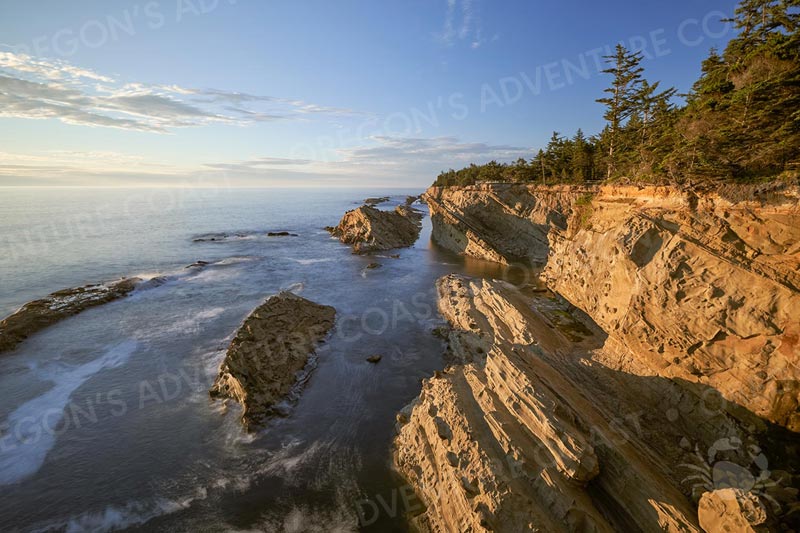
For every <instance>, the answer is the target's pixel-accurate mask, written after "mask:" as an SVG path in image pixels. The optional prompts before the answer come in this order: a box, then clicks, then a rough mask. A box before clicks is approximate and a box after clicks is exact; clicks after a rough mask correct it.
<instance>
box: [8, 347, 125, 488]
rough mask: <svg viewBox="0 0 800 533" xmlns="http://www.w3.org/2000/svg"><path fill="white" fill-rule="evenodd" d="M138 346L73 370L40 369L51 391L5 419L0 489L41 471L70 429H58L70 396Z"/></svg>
mask: <svg viewBox="0 0 800 533" xmlns="http://www.w3.org/2000/svg"><path fill="white" fill-rule="evenodd" d="M137 346H138V343H137V342H136V341H134V340H127V341H124V342H121V343H119V344H117V345H116V346H114V347H112V348H110V349H109V350H107V351H106V352H105V353H104V354H103V356H102V357H99V358H97V359H95V360H94V361H91V362H88V363H85V364H82V365H78V366H73V367H69V366H66V365H64V364H63V363H54V364H52V365H47V366H46V367H45V368H44V369H43V374H44V376H43V377H44V378H45V379H47V380H48V381H52V382H53V388H51V389H50V390H48V391H47V392H45V393H44V394H42V395H40V396H37V397H36V398H34V399H32V400H29V401H27V402H25V403H23V404H22V405H20V406H19V407H17V409H16V410H15V411H14V412H12V413H11V414H10V415H9V416H8V418H7V419H6V423H5V427H7V428H8V433H7V434H6V435H3V436H2V437H1V438H0V485H8V484H11V483H15V482H17V481H19V480H21V479H23V478H26V477H28V476H30V475H32V474H34V473H36V472H37V471H38V470H39V469H40V468H41V466H42V464H44V460H45V458H46V457H47V454H48V453H49V452H50V450H51V449H52V448H53V446H54V445H55V441H56V437H57V436H58V434H59V433H60V432H63V431H64V428H67V429H68V427H69V421H67V424H66V425H65V426H64V427H59V426H60V425H61V422H62V421H63V420H64V409H65V408H66V407H67V406H68V404H69V398H70V396H71V395H72V393H73V392H75V391H76V390H77V389H78V388H79V387H80V386H81V385H83V384H84V383H86V382H87V381H88V380H89V379H91V378H92V376H94V375H95V374H97V373H98V372H100V371H102V370H105V369H108V368H116V367H118V366H121V365H122V364H124V363H125V362H126V361H127V360H128V358H129V357H130V356H131V354H133V352H134V351H136V348H137Z"/></svg>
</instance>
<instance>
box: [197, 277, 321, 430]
mask: <svg viewBox="0 0 800 533" xmlns="http://www.w3.org/2000/svg"><path fill="white" fill-rule="evenodd" d="M335 316H336V310H335V309H334V308H333V307H330V306H327V305H320V304H317V303H314V302H312V301H309V300H306V299H305V298H301V297H300V296H296V295H294V294H292V293H289V292H282V293H280V294H277V295H275V296H272V297H270V298H269V299H267V301H266V302H264V303H263V304H262V305H261V306H259V307H258V308H256V309H255V310H254V311H253V312H252V313H251V314H250V316H249V317H247V319H246V320H245V321H244V324H242V327H241V328H240V329H239V331H238V332H237V334H236V337H235V338H234V339H233V341H232V342H231V345H230V347H229V348H228V352H227V354H226V355H225V359H224V361H223V362H222V365H221V366H220V369H219V375H218V376H217V379H216V381H215V382H214V385H213V387H212V388H211V390H210V395H211V397H212V398H231V399H233V400H235V401H237V402H238V403H240V404H241V405H242V407H243V413H242V423H243V424H244V425H245V427H247V428H248V429H250V428H253V427H255V426H256V425H258V424H259V423H261V422H262V421H263V420H264V419H265V418H266V417H268V416H270V415H273V414H277V411H276V404H277V403H278V402H280V401H281V400H283V399H284V398H285V397H286V396H287V394H289V392H290V390H291V389H292V387H293V386H294V385H295V383H296V382H297V381H298V377H299V375H300V373H301V372H302V371H303V370H304V368H306V365H307V363H308V360H309V356H310V355H311V354H312V353H313V352H314V349H315V347H316V346H317V344H318V343H319V342H320V341H322V340H323V339H324V337H325V336H326V335H327V334H328V331H330V329H331V328H332V327H333V324H334V318H335Z"/></svg>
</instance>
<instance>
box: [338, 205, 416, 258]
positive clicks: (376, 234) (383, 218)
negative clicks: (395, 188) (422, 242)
mask: <svg viewBox="0 0 800 533" xmlns="http://www.w3.org/2000/svg"><path fill="white" fill-rule="evenodd" d="M421 220H422V214H421V213H419V212H418V211H416V210H414V209H411V208H409V207H406V206H398V207H397V208H396V209H395V210H394V211H381V210H379V209H376V208H374V207H370V206H362V207H359V208H358V209H354V210H352V211H348V212H347V213H345V215H344V217H342V220H341V221H340V222H339V225H338V226H336V227H335V228H333V229H331V230H329V231H330V233H331V234H332V235H333V236H334V237H337V238H338V239H339V240H341V241H342V242H343V243H345V244H351V245H353V251H354V252H355V253H367V252H375V251H381V250H390V249H392V248H404V247H407V246H411V245H412V244H414V242H415V241H416V240H417V238H418V237H419V232H420V229H421V227H422V226H421V223H420V221H421Z"/></svg>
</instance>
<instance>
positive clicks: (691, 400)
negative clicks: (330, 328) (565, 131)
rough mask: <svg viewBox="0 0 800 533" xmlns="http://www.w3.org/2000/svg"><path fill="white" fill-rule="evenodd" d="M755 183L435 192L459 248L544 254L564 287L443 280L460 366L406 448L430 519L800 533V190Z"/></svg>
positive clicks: (423, 402) (437, 221)
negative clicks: (720, 187) (718, 187)
mask: <svg viewBox="0 0 800 533" xmlns="http://www.w3.org/2000/svg"><path fill="white" fill-rule="evenodd" d="M749 192H752V191H749ZM755 192H756V194H750V195H747V196H746V197H745V198H741V197H735V196H734V195H735V194H739V195H740V196H741V191H736V190H735V189H732V190H729V191H723V192H722V193H715V194H703V193H696V192H695V193H689V192H683V191H677V190H675V189H670V188H656V187H649V188H634V187H606V186H604V187H594V188H592V187H577V186H559V187H532V186H514V185H483V186H476V187H465V188H448V189H430V190H429V191H428V192H427V193H426V195H425V200H426V201H427V202H428V204H429V206H430V208H431V215H432V219H433V223H434V238H435V239H436V240H437V241H438V242H439V244H441V245H443V246H445V247H448V248H450V249H453V250H455V251H459V252H462V253H465V254H467V255H471V256H475V257H481V258H484V259H491V260H495V261H500V262H505V263H508V264H514V263H515V262H525V263H528V264H530V263H538V264H540V265H541V266H542V267H543V273H542V279H543V281H544V282H545V283H546V284H547V286H548V287H549V288H550V289H551V290H552V291H553V294H545V293H541V292H540V291H538V290H536V291H534V290H531V288H530V287H525V286H522V287H520V286H513V285H510V284H509V283H506V282H503V281H481V280H473V279H469V278H462V277H456V276H451V277H446V278H443V279H442V280H440V282H439V284H438V290H439V308H440V311H441V313H442V315H443V317H444V318H445V319H446V320H447V321H448V323H449V324H450V326H451V331H450V332H449V335H448V350H449V353H450V355H451V359H452V360H453V361H454V362H456V363H457V364H455V365H453V366H452V367H450V368H448V369H447V370H446V371H445V372H443V373H440V374H439V375H437V376H434V377H433V378H431V379H429V380H427V381H426V382H425V383H424V385H423V390H422V393H421V395H420V397H419V398H418V399H417V400H416V401H415V402H414V403H412V404H411V405H409V407H407V408H406V410H405V411H404V413H403V414H401V416H400V417H399V421H400V423H399V425H398V426H399V427H398V432H399V434H398V437H397V440H396V452H395V462H396V465H397V468H398V470H399V471H400V472H401V473H402V474H403V475H404V476H405V477H406V478H407V479H408V480H409V481H410V483H411V485H412V486H413V487H414V488H415V489H416V490H417V492H418V494H419V495H420V496H421V497H422V499H423V500H425V502H426V504H427V510H426V511H425V512H424V513H423V514H422V515H420V516H417V517H416V518H415V521H416V522H417V524H418V525H419V526H420V527H421V528H423V529H428V530H432V531H462V530H465V528H466V529H472V530H475V531H483V530H487V531H488V530H493V531H521V530H541V531H562V530H563V531H576V530H581V531H606V530H637V529H638V530H643V531H651V530H653V531H655V530H669V531H699V530H701V528H705V530H707V531H716V530H720V531H721V530H723V529H724V527H728V525H730V524H739V523H742V524H747V527H749V528H751V529H746V528H743V529H741V530H742V531H750V530H754V531H761V530H770V529H769V528H774V527H781V526H786V527H795V528H796V527H797V525H796V524H794V522H793V521H796V520H797V519H796V518H795V516H796V514H797V513H791V510H792V509H793V505H796V502H797V501H798V499H797V495H798V492H797V490H796V487H797V485H798V477H797V472H798V465H797V464H796V463H797V451H798V450H797V443H798V442H800V439H798V438H797V433H796V432H797V431H798V430H800V418H799V416H800V415H799V414H798V408H797V406H798V391H799V390H800V389H799V388H798V385H797V384H798V377H799V375H800V370H799V369H798V363H800V352H798V346H797V339H798V335H799V334H800V329H799V327H800V321H799V320H798V319H797V312H796V310H798V309H800V293H798V287H800V278H799V276H800V274H799V273H798V266H800V256H798V251H800V210H799V209H798V191H797V190H796V189H791V188H783V189H780V188H779V189H777V190H771V191H755ZM724 489H733V490H734V492H735V493H736V494H737V495H739V498H738V500H736V499H735V498H734V499H735V501H734V503H730V502H728V501H727V500H724V499H721V495H722V496H725V495H727V494H728V493H727V492H722V493H720V492H719V491H722V490H724ZM701 498H702V499H703V500H702V501H703V502H704V503H702V504H701V505H700V511H701V512H700V515H699V516H698V504H699V503H701ZM734 509H741V513H740V514H741V516H739V518H736V517H733V518H731V516H732V514H731V513H733V511H732V510H734ZM729 511H730V512H729ZM715 513H717V514H719V513H722V516H723V518H715V516H717V515H716V514H715ZM729 515H730V516H729ZM742 517H744V518H742ZM729 518H730V520H729ZM750 518H752V520H750ZM742 520H744V522H742ZM704 522H705V523H704ZM708 524H712V525H708ZM713 524H717V525H719V524H723V526H719V527H723V529H718V528H717V529H714V528H716V527H717V526H716V525H713ZM709 528H711V529H709ZM764 528H767V529H764ZM733 530H735V529H732V530H731V531H733Z"/></svg>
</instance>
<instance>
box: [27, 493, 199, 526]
mask: <svg viewBox="0 0 800 533" xmlns="http://www.w3.org/2000/svg"><path fill="white" fill-rule="evenodd" d="M207 497H208V491H207V490H206V489H205V488H204V487H200V488H198V489H197V490H196V491H195V493H194V494H192V495H189V496H186V497H183V498H178V499H167V498H156V499H153V500H150V501H132V502H128V503H126V504H123V505H109V506H108V507H106V508H105V509H103V510H102V511H99V512H85V513H81V514H79V515H76V516H72V517H70V518H67V519H66V520H63V521H58V522H51V523H48V524H45V525H42V526H38V527H36V528H35V529H33V531H35V532H44V531H53V530H56V531H66V532H67V533H72V532H75V533H78V532H93V533H101V532H104V531H115V530H120V529H126V528H129V527H133V526H138V525H141V524H144V523H146V522H149V521H150V520H152V519H153V518H156V517H159V516H164V515H168V514H172V513H176V512H178V511H183V510H184V509H188V508H189V507H190V506H191V505H192V503H194V502H195V501H198V500H205V499H206V498H207Z"/></svg>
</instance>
